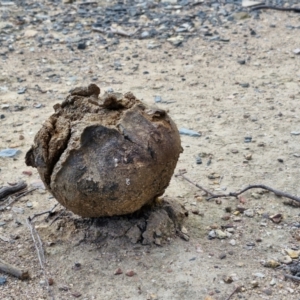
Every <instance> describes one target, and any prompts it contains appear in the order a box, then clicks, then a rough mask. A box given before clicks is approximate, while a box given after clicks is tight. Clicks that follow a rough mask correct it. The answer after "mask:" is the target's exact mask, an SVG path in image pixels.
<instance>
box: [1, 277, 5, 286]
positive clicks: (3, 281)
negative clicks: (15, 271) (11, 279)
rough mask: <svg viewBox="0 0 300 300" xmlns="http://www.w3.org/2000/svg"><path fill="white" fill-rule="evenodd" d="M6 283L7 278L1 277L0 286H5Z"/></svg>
mask: <svg viewBox="0 0 300 300" xmlns="http://www.w3.org/2000/svg"><path fill="white" fill-rule="evenodd" d="M5 283H6V278H5V277H2V276H1V277H0V285H4V284H5Z"/></svg>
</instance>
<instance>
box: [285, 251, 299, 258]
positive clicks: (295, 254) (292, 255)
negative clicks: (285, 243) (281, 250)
mask: <svg viewBox="0 0 300 300" xmlns="http://www.w3.org/2000/svg"><path fill="white" fill-rule="evenodd" d="M285 252H286V253H287V254H288V256H289V257H290V258H294V259H295V258H298V257H299V254H300V250H298V251H295V250H292V249H285Z"/></svg>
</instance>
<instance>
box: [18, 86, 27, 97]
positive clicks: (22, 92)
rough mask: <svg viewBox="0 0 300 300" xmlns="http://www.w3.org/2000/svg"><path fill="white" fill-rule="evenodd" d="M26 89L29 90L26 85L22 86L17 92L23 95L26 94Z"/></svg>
mask: <svg viewBox="0 0 300 300" xmlns="http://www.w3.org/2000/svg"><path fill="white" fill-rule="evenodd" d="M26 90H27V89H26V88H25V87H21V88H19V89H18V91H17V93H18V94H19V95H22V94H25V92H26Z"/></svg>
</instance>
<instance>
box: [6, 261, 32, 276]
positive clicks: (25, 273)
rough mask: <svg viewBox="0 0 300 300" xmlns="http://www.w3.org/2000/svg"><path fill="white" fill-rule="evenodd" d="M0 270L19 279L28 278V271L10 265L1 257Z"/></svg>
mask: <svg viewBox="0 0 300 300" xmlns="http://www.w3.org/2000/svg"><path fill="white" fill-rule="evenodd" d="M0 271H2V272H5V273H8V274H10V275H13V276H15V277H17V278H19V279H21V280H25V279H28V278H29V273H28V271H23V270H21V269H19V268H17V267H15V266H12V265H10V264H8V263H6V262H5V261H4V260H2V259H0Z"/></svg>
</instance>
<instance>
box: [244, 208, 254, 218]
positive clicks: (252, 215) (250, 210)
mask: <svg viewBox="0 0 300 300" xmlns="http://www.w3.org/2000/svg"><path fill="white" fill-rule="evenodd" d="M244 215H245V216H247V217H249V218H253V217H254V210H253V209H251V208H250V209H247V210H245V211H244Z"/></svg>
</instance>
